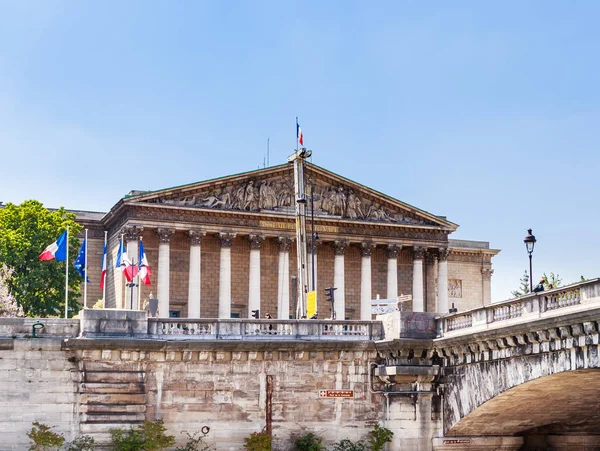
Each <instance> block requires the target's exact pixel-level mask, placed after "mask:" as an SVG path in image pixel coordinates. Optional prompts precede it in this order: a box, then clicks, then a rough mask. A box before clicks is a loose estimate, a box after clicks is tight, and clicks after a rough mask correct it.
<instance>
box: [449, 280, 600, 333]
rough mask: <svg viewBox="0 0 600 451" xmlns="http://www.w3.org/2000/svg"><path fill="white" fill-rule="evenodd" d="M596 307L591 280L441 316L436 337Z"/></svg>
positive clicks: (596, 285) (599, 301)
mask: <svg viewBox="0 0 600 451" xmlns="http://www.w3.org/2000/svg"><path fill="white" fill-rule="evenodd" d="M598 307H600V279H591V280H586V281H585V282H579V283H576V284H572V285H568V286H565V287H560V288H555V289H552V290H549V291H544V292H541V293H534V294H529V295H526V296H522V297H520V298H516V299H510V300H508V301H504V302H499V303H496V304H492V305H488V306H485V307H479V308H476V309H472V310H468V311H465V312H460V313H455V314H450V315H444V316H442V317H440V318H439V320H438V337H439V338H451V337H460V336H463V335H471V334H474V333H477V332H481V331H486V330H492V329H498V328H503V327H507V326H512V325H518V324H522V323H529V322H531V321H533V320H537V319H550V318H554V317H559V316H564V315H568V314H571V313H576V312H580V311H586V310H589V309H592V308H598Z"/></svg>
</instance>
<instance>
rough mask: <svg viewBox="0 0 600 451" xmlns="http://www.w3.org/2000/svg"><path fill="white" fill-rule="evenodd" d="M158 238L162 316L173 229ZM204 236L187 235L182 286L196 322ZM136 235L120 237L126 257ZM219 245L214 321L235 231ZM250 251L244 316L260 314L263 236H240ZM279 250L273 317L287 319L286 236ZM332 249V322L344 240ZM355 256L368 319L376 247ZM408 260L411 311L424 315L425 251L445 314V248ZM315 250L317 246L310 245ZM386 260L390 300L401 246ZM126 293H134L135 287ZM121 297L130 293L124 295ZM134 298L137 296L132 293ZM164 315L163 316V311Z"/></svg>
mask: <svg viewBox="0 0 600 451" xmlns="http://www.w3.org/2000/svg"><path fill="white" fill-rule="evenodd" d="M156 233H157V235H158V242H159V245H158V281H157V285H158V293H157V294H158V302H159V306H158V308H159V315H160V316H166V314H165V312H169V307H170V299H169V296H170V293H169V290H170V287H169V281H170V241H171V237H172V235H173V233H174V230H173V229H166V228H159V229H157V230H156ZM205 235H206V233H205V232H203V231H200V230H190V231H188V238H189V243H190V263H189V279H188V280H189V284H188V317H189V318H200V314H201V299H202V295H201V255H202V253H201V247H202V239H203V238H204V237H205ZM137 236H138V235H137V234H135V233H126V234H125V237H126V239H127V252H128V253H129V255H137V251H138V240H137ZM216 236H217V238H218V241H219V245H220V257H219V306H218V316H219V318H230V317H231V283H232V277H231V275H232V268H231V246H232V243H233V239H234V238H235V237H236V234H235V233H231V232H223V233H218V234H216ZM246 238H247V241H248V245H249V247H250V257H249V277H248V279H249V287H248V288H249V290H248V293H249V294H248V317H252V311H253V310H261V286H260V280H261V269H260V268H261V265H260V259H261V246H262V243H263V242H264V240H265V237H264V235H261V234H250V235H246ZM276 242H277V245H278V248H279V257H278V274H277V285H278V290H277V293H278V299H277V317H278V318H279V319H288V315H289V313H288V312H289V311H290V289H289V287H290V284H289V280H290V255H289V254H290V249H291V246H292V244H293V238H291V237H287V236H279V237H276ZM332 244H333V246H334V277H333V279H334V287H335V288H337V290H336V292H335V316H336V319H341V320H343V319H345V314H346V297H345V291H346V290H345V254H346V250H347V248H348V246H349V245H350V243H349V241H347V240H336V241H334V242H333V243H332ZM359 245H360V255H361V265H360V267H361V271H360V319H361V320H370V319H371V300H372V276H371V267H372V263H371V258H372V252H373V249H375V247H376V244H375V243H373V242H371V241H363V242H360V243H359ZM410 248H411V250H412V256H413V278H412V311H415V312H423V311H425V301H424V295H423V293H424V286H423V259H424V255H425V253H426V252H431V253H432V254H433V255H434V256H435V258H437V259H438V265H437V267H438V274H437V279H438V284H437V289H438V292H437V300H438V302H437V306H438V308H437V310H438V311H439V312H447V311H448V254H449V251H448V249H447V248H433V249H426V248H424V247H420V246H410ZM315 249H317V247H315ZM311 250H312V246H311V245H309V246H308V252H309V254H308V264H309V267H308V275H309V288H312V286H313V280H312V274H313V271H312V267H311V264H312V262H313V261H314V266H315V268H314V274H315V279H316V278H317V274H318V272H317V255H316V253H315V256H314V259H313V258H312V256H311ZM385 250H386V257H387V293H386V298H387V299H396V298H397V297H398V255H399V253H400V251H401V250H402V245H400V244H396V243H389V244H387V245H386V249H385ZM314 286H315V287H316V286H317V280H314ZM128 290H137V288H136V287H131V288H128ZM127 295H130V292H129V291H128V293H127ZM134 298H137V292H136V293H134ZM167 314H168V313H167Z"/></svg>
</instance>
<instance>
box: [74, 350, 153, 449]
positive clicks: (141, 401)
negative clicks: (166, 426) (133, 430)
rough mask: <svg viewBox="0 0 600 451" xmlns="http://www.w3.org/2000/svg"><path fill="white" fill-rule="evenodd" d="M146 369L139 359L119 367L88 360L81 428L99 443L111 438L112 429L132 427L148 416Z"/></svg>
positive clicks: (82, 384)
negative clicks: (138, 361) (137, 361)
mask: <svg viewBox="0 0 600 451" xmlns="http://www.w3.org/2000/svg"><path fill="white" fill-rule="evenodd" d="M145 380H146V372H145V371H144V370H143V369H142V367H141V365H140V364H139V363H131V364H126V365H123V364H122V363H121V364H120V365H119V367H118V368H117V367H115V366H113V365H111V363H110V362H98V361H94V362H85V363H84V365H83V369H82V373H81V379H80V387H79V392H80V395H81V404H80V406H81V407H80V423H79V431H80V433H81V434H82V435H89V436H91V437H93V438H94V440H95V441H96V443H98V444H106V443H109V442H110V430H111V429H117V428H129V427H131V426H136V425H139V424H141V423H142V421H144V420H145V419H146V384H145Z"/></svg>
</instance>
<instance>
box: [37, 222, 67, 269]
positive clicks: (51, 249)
mask: <svg viewBox="0 0 600 451" xmlns="http://www.w3.org/2000/svg"><path fill="white" fill-rule="evenodd" d="M53 258H55V259H56V261H58V262H62V261H65V260H66V259H67V231H66V230H65V231H64V232H63V234H62V235H61V236H59V237H58V239H57V240H56V241H55V242H54V243H52V244H51V245H50V246H48V247H47V248H46V249H44V252H42V253H41V254H40V257H39V259H40V260H52V259H53Z"/></svg>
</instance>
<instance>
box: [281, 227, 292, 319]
mask: <svg viewBox="0 0 600 451" xmlns="http://www.w3.org/2000/svg"><path fill="white" fill-rule="evenodd" d="M277 244H278V246H279V268H278V271H277V318H278V319H289V318H290V247H291V245H292V239H291V238H288V237H285V236H280V237H278V238H277Z"/></svg>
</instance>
